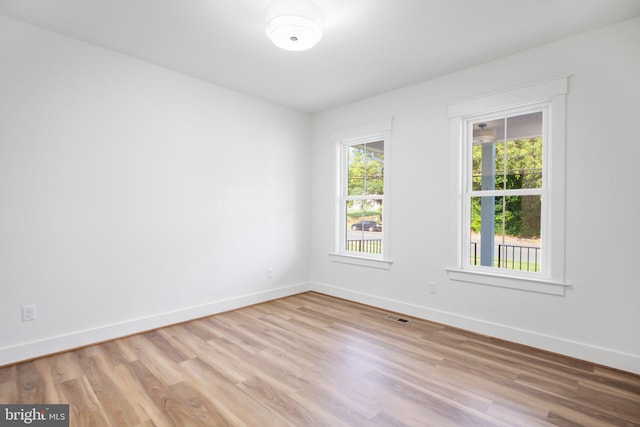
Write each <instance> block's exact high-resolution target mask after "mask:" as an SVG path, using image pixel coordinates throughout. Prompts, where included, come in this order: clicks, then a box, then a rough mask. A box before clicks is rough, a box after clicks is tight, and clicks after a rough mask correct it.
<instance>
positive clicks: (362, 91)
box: [0, 0, 640, 113]
mask: <svg viewBox="0 0 640 427" xmlns="http://www.w3.org/2000/svg"><path fill="white" fill-rule="evenodd" d="M316 1H317V3H318V4H319V5H320V7H321V8H322V9H323V10H324V14H325V21H326V28H325V35H324V38H323V39H322V40H321V41H320V43H319V44H318V45H316V46H315V47H314V48H313V49H311V50H308V51H303V52H286V51H282V50H280V49H278V48H276V47H275V46H274V45H273V44H271V41H270V40H269V39H267V37H266V36H265V33H264V12H265V9H266V7H267V5H268V3H269V0H0V13H2V14H5V15H7V16H9V17H13V18H16V19H20V20H23V21H26V22H29V23H32V24H35V25H38V26H41V27H44V28H47V29H50V30H53V31H56V32H59V33H62V34H65V35H67V36H70V37H74V38H77V39H80V40H83V41H86V42H89V43H92V44H95V45H98V46H102V47H105V48H107V49H112V50H114V51H117V52H121V53H124V54H126V55H130V56H133V57H136V58H139V59H142V60H145V61H148V62H151V63H154V64H157V65H161V66H164V67H167V68H170V69H173V70H176V71H179V72H182V73H184V74H187V75H191V76H193V77H197V78H199V79H202V80H205V81H208V82H211V83H214V84H216V85H220V86H224V87H227V88H230V89H233V90H236V91H239V92H242V93H245V94H248V95H252V96H255V97H258V98H262V99H265V100H268V101H271V102H273V103H276V104H280V105H284V106H287V107H291V108H294V109H298V110H302V111H306V112H310V113H314V112H318V111H322V110H324V109H327V108H331V107H335V106H338V105H341V104H344V103H347V102H351V101H355V100H358V99H361V98H365V97H368V96H371V95H375V94H378V93H382V92H385V91H388V90H391V89H395V88H399V87H402V86H406V85H409V84H412V83H416V82H419V81H423V80H427V79H430V78H433V77H436V76H438V75H442V74H445V73H448V72H451V71H455V70H458V69H462V68H466V67H469V66H472V65H475V64H478V63H482V62H486V61H489V60H492V59H495V58H498V57H502V56H505V55H509V54H511V53H514V52H518V51H521V50H523V49H527V48H531V47H534V46H539V45H541V44H545V43H548V42H550V41H553V40H557V39H560V38H564V37H567V36H570V35H573V34H577V33H580V32H584V31H588V30H591V29H594V28H598V27H601V26H604V25H607V24H611V23H614V22H619V21H623V20H627V19H631V18H634V17H637V16H640V0H316Z"/></svg>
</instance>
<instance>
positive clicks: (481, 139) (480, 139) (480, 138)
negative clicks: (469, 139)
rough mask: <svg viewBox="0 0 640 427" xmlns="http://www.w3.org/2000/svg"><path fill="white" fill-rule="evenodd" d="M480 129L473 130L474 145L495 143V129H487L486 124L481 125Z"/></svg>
mask: <svg viewBox="0 0 640 427" xmlns="http://www.w3.org/2000/svg"><path fill="white" fill-rule="evenodd" d="M478 128H479V129H474V130H473V143H474V144H488V143H492V142H495V140H496V131H495V130H493V129H487V124H486V123H480V124H479V125H478Z"/></svg>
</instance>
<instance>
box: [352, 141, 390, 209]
mask: <svg viewBox="0 0 640 427" xmlns="http://www.w3.org/2000/svg"><path fill="white" fill-rule="evenodd" d="M347 149H348V154H347V157H348V160H347V195H349V196H362V195H382V194H384V141H377V142H370V143H366V144H359V145H352V146H349V147H348V148H347Z"/></svg>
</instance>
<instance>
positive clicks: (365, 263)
mask: <svg viewBox="0 0 640 427" xmlns="http://www.w3.org/2000/svg"><path fill="white" fill-rule="evenodd" d="M392 122H393V119H386V120H382V121H379V122H375V123H370V124H366V125H363V126H358V127H356V128H352V129H347V130H342V131H339V132H336V133H334V134H333V135H332V138H331V139H332V140H333V141H334V143H335V146H336V159H337V161H336V170H335V173H334V176H335V177H336V196H335V202H334V203H335V206H334V212H335V226H334V230H335V251H334V252H332V253H330V254H329V259H331V261H334V262H339V263H344V264H352V265H359V266H362V267H372V268H379V269H383V270H389V269H390V268H391V265H392V263H393V261H392V260H391V258H390V254H391V250H390V248H391V245H390V239H389V236H390V232H389V224H390V221H389V218H390V216H389V213H390V209H389V188H390V179H389V177H390V176H391V161H390V157H391V156H390V153H391V149H390V147H391V126H392ZM381 140H383V141H384V199H383V200H384V203H383V209H384V211H383V212H384V213H383V216H382V241H383V245H382V254H381V255H375V254H359V253H357V252H348V251H346V250H344V245H343V242H344V240H345V233H346V227H345V224H344V218H345V215H346V213H345V211H344V210H345V206H344V205H345V204H344V203H343V200H344V195H343V191H344V189H343V186H344V176H343V174H344V171H345V168H346V165H345V163H344V162H345V159H344V150H345V148H344V147H345V145H351V144H354V143H358V142H363V143H364V142H367V141H369V142H374V141H381Z"/></svg>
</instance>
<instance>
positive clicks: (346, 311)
mask: <svg viewBox="0 0 640 427" xmlns="http://www.w3.org/2000/svg"><path fill="white" fill-rule="evenodd" d="M388 314H390V313H388V312H385V311H383V310H380V309H376V308H372V307H368V306H364V305H360V304H357V303H353V302H349V301H345V300H340V299H336V298H332V297H329V296H325V295H321V294H317V293H311V292H310V293H304V294H300V295H296V296H291V297H287V298H283V299H280V300H275V301H270V302H267V303H263V304H259V305H256V306H252V307H247V308H243V309H240V310H237V311H233V312H229V313H224V314H219V315H216V316H212V317H208V318H204V319H200V320H195V321H192V322H189V323H184V324H180V325H175V326H171V327H167V328H164V329H160V330H156V331H152V332H148V333H143V334H140V335H135V336H131V337H127V338H123V339H119V340H115V341H112V342H107V343H103V344H98V345H94V346H91V347H86V348H82V349H79V350H75V351H69V352H66V353H62V354H58V355H54V356H50V357H44V358H41V359H37V360H34V361H30V362H26V363H22V364H18V365H13V366H8V367H4V368H0V403H24V404H40V403H47V404H54V403H68V404H70V418H71V425H72V426H91V427H99V426H114V427H120V426H140V427H142V426H145V427H148V426H158V427H160V426H251V427H253V426H261V427H262V426H266V427H269V426H296V427H300V426H350V427H352V426H420V427H423V426H456V427H458V426H527V427H529V426H554V425H555V426H640V376H637V375H633V374H629V373H624V372H620V371H616V370H613V369H609V368H606V367H602V366H597V365H593V364H591V363H587V362H583V361H579V360H575V359H570V358H566V357H563V356H559V355H556V354H551V353H547V352H544V351H540V350H535V349H532V348H528V347H525V346H520V345H517V344H513V343H508V342H504V341H501V340H497V339H492V338H489V337H485V336H480V335H477V334H473V333H470V332H465V331H462V330H459V329H455V328H450V327H446V326H444V325H440V324H435V323H431V322H427V321H423V320H419V319H412V318H409V317H405V316H400V317H404V318H406V319H410V322H409V323H401V322H397V321H393V320H389V319H386V318H385V316H387V315H388Z"/></svg>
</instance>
